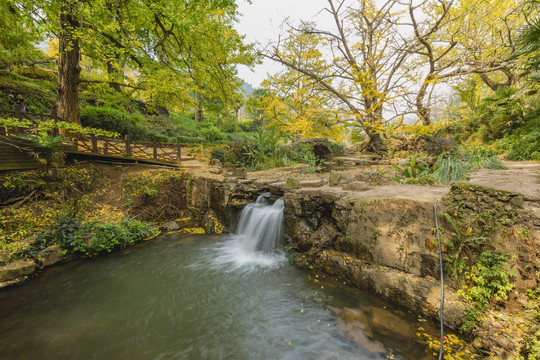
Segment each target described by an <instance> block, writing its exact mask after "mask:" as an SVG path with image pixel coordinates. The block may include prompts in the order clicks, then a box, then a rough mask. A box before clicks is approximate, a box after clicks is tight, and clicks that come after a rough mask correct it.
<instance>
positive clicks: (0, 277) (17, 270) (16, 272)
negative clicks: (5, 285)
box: [0, 260, 36, 282]
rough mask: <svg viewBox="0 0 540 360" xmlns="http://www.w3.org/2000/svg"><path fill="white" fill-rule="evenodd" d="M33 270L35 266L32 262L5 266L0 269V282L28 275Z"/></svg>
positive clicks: (18, 262)
mask: <svg viewBox="0 0 540 360" xmlns="http://www.w3.org/2000/svg"><path fill="white" fill-rule="evenodd" d="M35 270H36V264H35V263H34V262H33V261H32V260H19V261H14V262H12V263H10V264H7V265H6V266H2V267H0V282H3V281H7V280H11V279H16V278H18V277H21V276H26V275H30V274H32V273H33V272H34V271H35Z"/></svg>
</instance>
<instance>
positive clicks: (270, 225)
mask: <svg viewBox="0 0 540 360" xmlns="http://www.w3.org/2000/svg"><path fill="white" fill-rule="evenodd" d="M268 195H269V194H263V195H261V196H259V197H258V198H257V201H256V202H255V204H248V205H246V207H245V208H244V209H243V210H242V214H241V215H240V219H239V220H238V224H237V226H236V234H237V235H238V236H239V237H240V238H241V242H242V244H243V247H244V249H246V250H247V251H250V252H257V251H262V252H266V253H268V252H272V251H275V250H276V249H278V248H279V245H280V243H281V238H282V237H283V209H284V208H285V204H284V203H283V199H278V200H276V202H275V203H274V204H273V205H269V204H268V200H267V196H268Z"/></svg>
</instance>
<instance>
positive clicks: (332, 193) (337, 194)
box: [320, 189, 346, 203]
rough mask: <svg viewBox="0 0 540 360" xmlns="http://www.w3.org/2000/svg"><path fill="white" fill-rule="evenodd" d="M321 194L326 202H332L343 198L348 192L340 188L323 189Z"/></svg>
mask: <svg viewBox="0 0 540 360" xmlns="http://www.w3.org/2000/svg"><path fill="white" fill-rule="evenodd" d="M320 194H321V198H322V199H323V200H324V201H325V202H327V203H331V202H334V201H336V200H339V199H341V198H342V197H343V196H345V194H346V193H344V192H343V191H340V190H333V189H323V190H321V192H320Z"/></svg>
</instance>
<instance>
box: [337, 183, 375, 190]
mask: <svg viewBox="0 0 540 360" xmlns="http://www.w3.org/2000/svg"><path fill="white" fill-rule="evenodd" d="M370 188H371V186H370V185H369V184H368V183H366V182H363V181H353V182H350V183H348V184H346V185H345V186H343V190H348V191H367V190H369V189H370Z"/></svg>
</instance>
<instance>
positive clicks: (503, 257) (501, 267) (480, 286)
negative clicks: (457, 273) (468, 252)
mask: <svg viewBox="0 0 540 360" xmlns="http://www.w3.org/2000/svg"><path fill="white" fill-rule="evenodd" d="M508 259H509V255H507V254H501V253H500V252H498V251H494V252H487V251H484V252H482V254H481V255H480V257H479V258H478V259H477V260H476V262H475V264H474V266H473V267H472V268H471V270H470V272H469V273H468V274H467V275H466V277H467V279H468V280H469V281H470V284H471V286H470V287H465V288H464V290H461V291H460V292H459V293H460V294H462V295H464V297H465V299H466V300H467V301H470V302H473V303H474V304H475V307H476V308H478V309H480V308H483V307H487V306H489V305H491V304H492V303H493V302H499V301H503V300H506V299H507V298H508V294H509V293H510V292H511V291H512V290H513V289H514V288H515V285H514V284H512V282H511V279H512V278H513V277H515V276H516V275H515V273H514V272H513V271H510V270H508V266H509V265H508Z"/></svg>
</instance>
